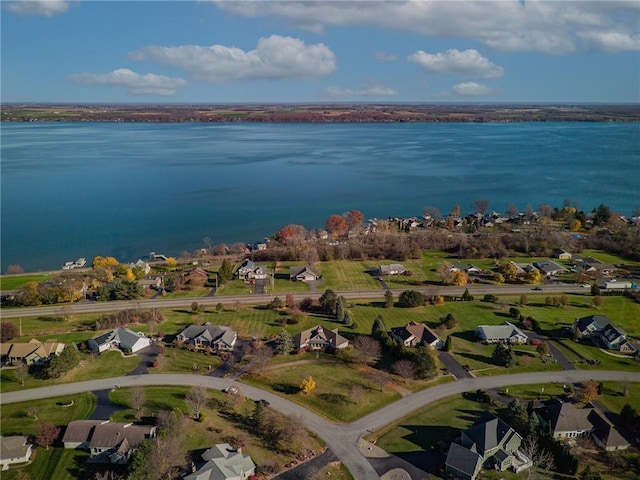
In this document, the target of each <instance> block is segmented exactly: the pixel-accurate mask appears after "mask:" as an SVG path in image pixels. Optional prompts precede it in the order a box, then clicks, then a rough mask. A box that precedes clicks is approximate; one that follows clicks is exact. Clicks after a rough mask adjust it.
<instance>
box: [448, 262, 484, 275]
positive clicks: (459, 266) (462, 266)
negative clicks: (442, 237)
mask: <svg viewBox="0 0 640 480" xmlns="http://www.w3.org/2000/svg"><path fill="white" fill-rule="evenodd" d="M449 271H450V272H451V273H455V272H465V273H469V274H471V275H477V274H479V273H482V269H481V268H478V267H476V266H475V265H472V264H470V263H456V264H455V265H453V266H452V267H451V268H450V269H449Z"/></svg>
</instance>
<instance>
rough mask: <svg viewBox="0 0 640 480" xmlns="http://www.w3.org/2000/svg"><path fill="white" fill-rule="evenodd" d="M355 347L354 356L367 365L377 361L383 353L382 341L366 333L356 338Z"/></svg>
mask: <svg viewBox="0 0 640 480" xmlns="http://www.w3.org/2000/svg"><path fill="white" fill-rule="evenodd" d="M353 348H354V349H355V351H354V353H355V355H354V357H355V359H356V361H359V362H361V363H363V364H365V365H372V364H374V363H376V362H377V361H378V359H379V358H380V355H382V347H381V346H380V342H379V341H377V340H376V339H374V338H371V337H368V336H365V335H360V336H358V337H356V338H355V339H354V341H353Z"/></svg>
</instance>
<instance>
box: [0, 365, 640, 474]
mask: <svg viewBox="0 0 640 480" xmlns="http://www.w3.org/2000/svg"><path fill="white" fill-rule="evenodd" d="M586 380H594V381H605V380H606V381H620V382H640V372H620V371H602V370H567V371H560V372H534V373H521V374H512V375H495V376H486V377H478V378H466V379H462V380H458V381H455V382H450V383H445V384H442V385H438V386H435V387H431V388H427V389H425V390H422V391H419V392H416V393H413V394H410V395H407V396H405V397H403V398H402V399H400V400H398V401H396V402H394V403H392V404H390V405H387V406H386V407H383V408H381V409H380V410H377V411H376V412H373V413H371V414H369V415H367V416H365V417H362V418H360V419H359V420H356V421H354V422H351V423H347V424H343V423H337V422H332V421H329V420H327V419H325V418H322V417H321V416H319V415H317V414H315V413H313V412H310V411H309V410H307V409H305V408H304V407H302V406H301V405H298V404H296V403H294V402H292V401H290V400H287V399H285V398H282V397H280V396H278V395H275V394H273V393H270V392H266V391H263V390H260V389H258V388H256V387H252V386H251V385H246V384H243V383H240V382H236V381H233V380H228V379H225V378H216V377H210V376H204V375H185V374H147V375H133V376H125V377H115V378H105V379H100V380H90V381H86V382H77V383H67V384H60V385H52V386H49V387H42V388H34V389H28V390H19V391H15V392H8V393H3V394H2V396H0V405H4V404H8V403H16V402H24V401H28V400H36V399H43V398H50V397H57V396H62V395H73V394H78V393H83V392H91V391H96V390H104V389H109V388H113V387H114V386H116V385H117V386H119V387H132V386H135V385H142V386H149V385H169V386H202V387H205V388H211V389H218V390H222V389H223V388H226V387H229V386H236V387H238V388H241V389H242V392H243V394H244V395H245V396H246V397H247V398H250V399H253V400H259V399H265V400H268V401H269V402H270V406H271V407H272V408H274V409H276V410H278V411H279V412H281V413H283V414H285V415H297V416H299V417H300V418H301V419H302V421H303V422H304V424H305V426H306V427H307V428H308V429H309V430H310V431H312V432H314V433H316V434H317V435H318V436H319V437H320V438H321V439H322V440H323V441H324V442H325V443H326V444H327V445H328V446H329V448H330V449H331V450H332V451H333V452H334V453H335V455H336V456H337V457H338V459H339V460H340V461H341V462H342V463H344V465H345V466H346V467H347V468H348V469H349V471H350V472H351V474H352V475H353V477H354V478H357V479H367V480H369V479H371V480H373V479H377V478H380V476H379V475H378V473H377V472H376V471H375V469H374V468H373V466H372V465H371V463H369V461H368V460H367V458H365V456H364V455H363V453H362V451H361V449H360V447H359V444H360V440H361V438H362V437H363V436H364V435H366V434H367V433H368V432H370V431H375V430H378V429H380V428H382V427H383V426H385V425H388V424H390V423H392V422H395V421H397V420H399V419H400V418H402V417H404V416H406V415H408V414H410V413H411V412H414V411H416V410H418V409H420V408H422V407H424V406H425V405H428V404H430V403H432V402H435V401H437V400H440V399H443V398H446V397H449V396H452V395H458V394H461V393H463V392H468V391H475V390H477V389H480V388H482V389H485V390H488V389H492V388H500V387H506V386H510V385H525V384H537V383H548V382H557V383H563V384H564V383H579V382H584V381H586Z"/></svg>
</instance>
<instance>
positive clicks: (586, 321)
mask: <svg viewBox="0 0 640 480" xmlns="http://www.w3.org/2000/svg"><path fill="white" fill-rule="evenodd" d="M571 332H572V333H573V334H574V336H575V337H576V338H591V339H592V340H595V341H596V343H597V342H601V343H602V345H603V346H605V347H607V348H608V349H610V350H619V351H620V352H622V353H629V354H634V353H636V352H637V351H638V349H637V348H636V347H635V346H634V345H632V344H631V343H629V341H628V340H627V338H626V333H625V332H624V331H623V330H622V329H621V328H619V327H616V326H615V325H614V324H613V322H612V321H611V320H610V319H609V317H607V316H606V315H589V316H588V317H582V318H576V320H575V322H574V323H573V325H572V326H571Z"/></svg>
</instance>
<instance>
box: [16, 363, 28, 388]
mask: <svg viewBox="0 0 640 480" xmlns="http://www.w3.org/2000/svg"><path fill="white" fill-rule="evenodd" d="M13 374H14V375H15V377H16V379H17V380H18V381H19V382H20V384H21V385H22V386H23V387H24V381H25V379H26V378H27V377H28V376H29V369H28V368H27V366H26V365H25V364H24V363H21V364H20V365H19V366H18V367H17V368H15V369H14V370H13Z"/></svg>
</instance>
